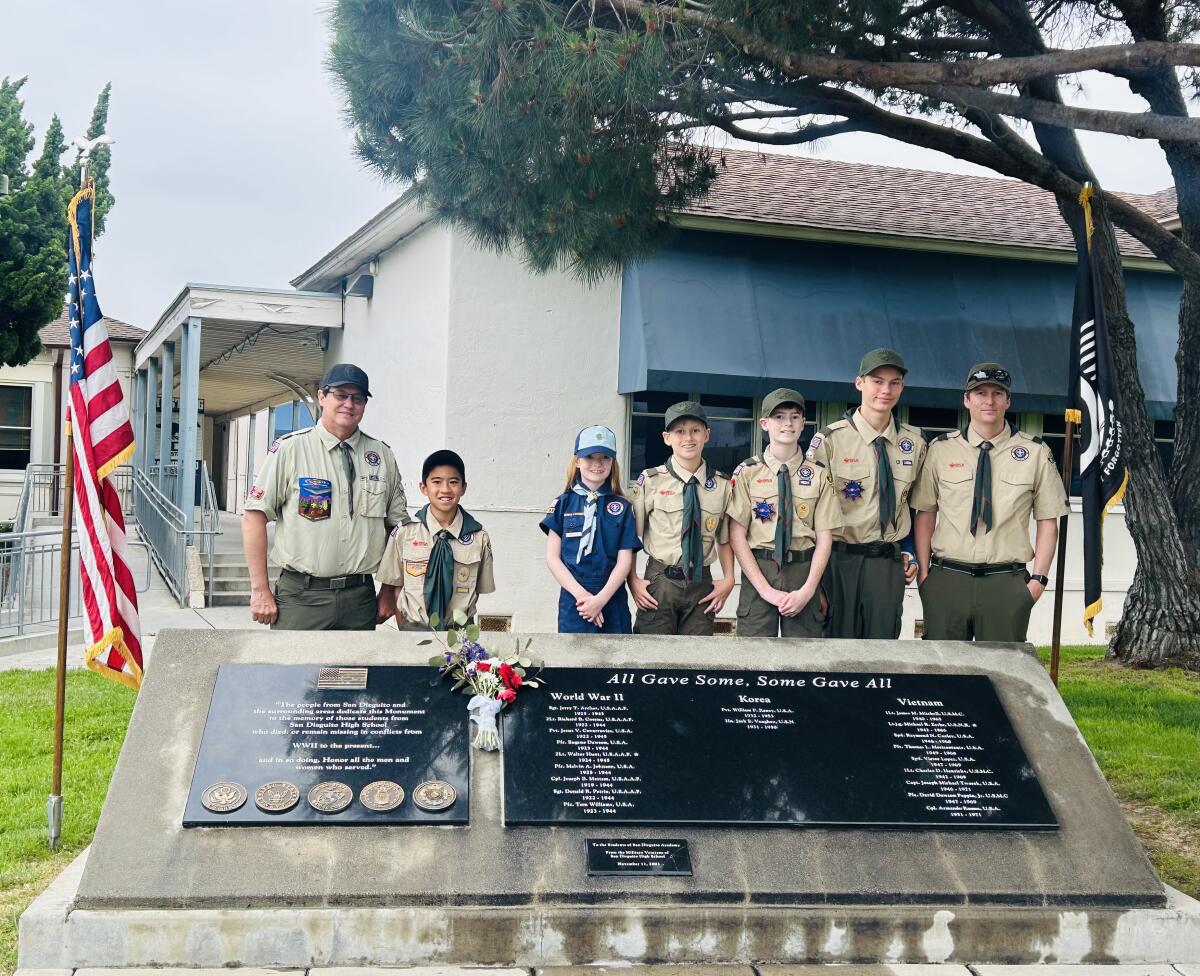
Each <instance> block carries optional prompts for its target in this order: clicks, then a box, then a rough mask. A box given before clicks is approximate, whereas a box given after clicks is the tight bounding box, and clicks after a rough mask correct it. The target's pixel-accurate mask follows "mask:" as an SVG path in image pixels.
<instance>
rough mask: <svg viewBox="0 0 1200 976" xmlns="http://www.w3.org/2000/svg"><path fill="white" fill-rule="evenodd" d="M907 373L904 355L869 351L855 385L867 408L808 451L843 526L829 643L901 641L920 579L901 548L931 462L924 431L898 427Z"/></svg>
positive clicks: (832, 567)
mask: <svg viewBox="0 0 1200 976" xmlns="http://www.w3.org/2000/svg"><path fill="white" fill-rule="evenodd" d="M907 372H908V368H907V367H906V366H905V365H904V360H903V359H901V358H900V354H899V353H898V352H896V351H894V350H892V349H873V350H871V352H869V353H867V354H866V355H865V356H863V358H862V362H861V363H860V364H859V367H858V377H857V378H856V379H855V381H854V385H855V388H856V389H857V390H858V391H859V393H860V394H861V395H862V403H861V404H860V406H859V407H858V409H856V410H854V411H852V412H851V411H848V412H847V413H846V416H845V417H843V418H842V419H841V420H838V421H835V422H834V423H832V424H830V425H829V426H828V427H826V428H825V429H824V430H823V431H821V432H820V433H818V434H816V435H815V436H814V437H813V439H812V443H811V444H809V446H808V454H807V455H806V456H807V457H808V459H809V460H810V461H812V462H814V463H816V464H818V465H820V466H821V468H822V469H823V470H824V471H825V472H826V474H827V475H828V477H829V479H830V482H831V483H832V485H833V488H834V491H835V492H836V495H837V498H838V501H839V503H840V504H841V507H842V519H843V521H844V523H845V524H844V525H843V526H842V528H840V529H839V530H838V531H837V532H836V533H834V539H833V555H832V556H831V557H830V560H829V572H828V574H827V578H826V586H827V587H828V588H829V601H830V603H831V604H832V607H831V614H830V621H829V636H830V637H866V638H874V639H883V640H895V639H896V638H897V637H899V636H900V621H901V618H902V616H903V613H904V587H905V584H906V583H908V582H911V581H912V580H913V579H914V578H915V577H916V575H917V562H916V560H915V559H913V558H911V554H910V553H908V552H907V551H904V552H902V551H901V543H902V542H907V540H908V535H909V529H910V528H911V526H912V516H911V514H910V512H909V497H908V496H909V492H910V491H911V490H912V486H913V483H914V482H915V481H916V478H917V475H918V474H919V473H920V471H921V464H922V462H923V461H924V458H925V438H924V437H923V436H922V434H921V431H920V430H918V429H917V428H916V427H910V426H908V424H902V423H900V421H899V420H897V419H896V414H895V408H896V406H897V403H898V401H899V399H900V394H901V392H902V391H903V390H904V376H905V374H906V373H907Z"/></svg>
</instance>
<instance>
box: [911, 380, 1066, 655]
mask: <svg viewBox="0 0 1200 976" xmlns="http://www.w3.org/2000/svg"><path fill="white" fill-rule="evenodd" d="M1011 389H1012V376H1011V375H1010V374H1009V372H1008V370H1007V369H1005V368H1004V367H1003V366H1001V365H1000V364H999V363H979V364H978V365H976V366H972V367H971V371H970V372H969V373H968V374H967V380H966V383H965V384H964V392H963V405H964V406H965V407H966V408H967V412H968V413H969V414H970V422H969V423H968V424H967V426H966V427H964V428H963V429H962V430H961V431H958V430H951V431H947V432H946V433H944V434H940V435H939V436H938V437H937V438H935V439H934V441H933V443H932V444H930V445H929V453H928V455H927V456H926V458H925V467H924V468H923V469H922V471H921V475H920V477H919V478H918V480H917V486H916V489H915V490H914V491H913V496H912V505H913V508H915V509H916V510H917V516H916V525H915V529H914V537H915V541H916V548H917V562H918V563H919V564H920V569H919V579H920V590H921V604H922V606H923V607H924V615H925V636H926V637H927V638H929V639H930V640H971V639H972V638H974V639H975V640H984V641H1023V640H1025V636H1026V632H1027V631H1028V629H1029V614H1030V612H1031V611H1032V610H1033V605H1034V604H1035V603H1036V602H1037V601H1038V599H1039V598H1040V597H1041V595H1042V593H1043V592H1045V589H1046V584H1047V583H1048V582H1049V580H1047V578H1046V573H1047V572H1048V571H1049V569H1050V561H1051V560H1052V559H1053V558H1054V551H1055V547H1056V546H1057V544H1058V520H1059V518H1060V517H1061V516H1063V515H1066V514H1067V495H1066V491H1065V490H1064V489H1063V483H1062V479H1061V478H1060V477H1059V473H1058V470H1057V468H1056V467H1055V464H1054V456H1053V455H1052V454H1051V453H1050V448H1049V447H1047V446H1046V444H1044V443H1043V442H1042V439H1041V438H1040V437H1031V436H1030V435H1029V434H1026V433H1024V432H1022V431H1019V430H1017V428H1016V426H1015V425H1013V424H1010V423H1009V422H1008V421H1007V420H1006V419H1005V411H1007V410H1008V408H1009V406H1010V405H1011V403H1012V398H1011V393H1010V391H1011ZM1031 514H1032V516H1033V518H1034V520H1035V521H1036V523H1037V530H1036V539H1035V543H1034V544H1033V545H1031V544H1030V541H1029V517H1030V515H1031ZM1030 559H1032V560H1033V573H1032V575H1031V574H1030V573H1028V572H1027V571H1026V564H1027V563H1028V562H1029V561H1030Z"/></svg>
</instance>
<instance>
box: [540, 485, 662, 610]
mask: <svg viewBox="0 0 1200 976" xmlns="http://www.w3.org/2000/svg"><path fill="white" fill-rule="evenodd" d="M599 495H600V497H599V498H597V499H596V535H595V539H594V541H593V542H592V551H591V552H590V553H589V554H588V555H586V556H584V557H583V559H582V560H581V561H579V562H578V563H577V562H576V561H575V559H576V556H577V555H578V554H579V546H580V543H581V542H582V540H583V526H584V509H585V508H587V499H586V498H585V497H584V496H583V495H578V494H576V493H575V492H573V491H565V492H563V493H562V494H561V495H559V496H558V498H556V499H555V500H554V504H553V505H551V506H550V507H549V508H548V509H546V517H545V518H544V519H542V521H541V525H540V526H539V527H540V528H541V530H542V531H543V532H549V531H551V530H553V531H554V532H555V534H556V535H557V536H558V537H559V538H560V539H562V561H563V565H565V566H566V567H567V569H569V570H570V571H571V575H572V576H574V577H575V578H576V579H577V580H579V582H580V583H584V584H585V585H586V584H587V583H588V582H598V583H599V584H600V586H603V585H604V583H605V582H606V581H607V580H608V577H609V576H610V575H611V574H612V571H613V568H614V567H615V566H616V565H617V556H618V555H619V554H620V552H621V550H622V549H632V550H633V551H634V552H637V551H638V550H639V549H641V548H642V543H641V540H640V539H639V538H638V535H637V526H636V525H635V524H634V520H633V508H632V506H631V505H630V504H629V502H628V501H627V500H626V499H624V498H618V497H617V496H615V495H612V494H610V493H609V490H608V487H607V486H605V487H603V488H601V489H600V491H599ZM595 589H599V587H596V588H595ZM595 589H594V590H593V592H595Z"/></svg>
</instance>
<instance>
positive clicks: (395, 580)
mask: <svg viewBox="0 0 1200 976" xmlns="http://www.w3.org/2000/svg"><path fill="white" fill-rule="evenodd" d="M462 525H463V517H462V509H461V508H460V509H459V510H458V513H457V514H456V515H455V516H454V521H453V522H451V523H450V525H449V526H448V528H449V530H450V535H451V536H453V538H452V539H450V548H451V549H453V550H454V593H453V594H452V595H451V598H450V605H449V606H448V607H447V608H446V610H447V613H448V614H451V613H453V612H454V611H455V610H461V611H462V612H463V613H465V614H466V615H467V616H468V617H473V616H474V615H475V603H476V601H477V600H478V599H479V594H480V593H494V592H495V591H496V581H495V579H494V578H493V576H492V540H491V539H490V538H489V537H488V534H487V532H485V531H484V530H483V529H480V530H479V531H478V532H468V533H466V534H465V535H464V534H463V531H462ZM441 530H442V527H441V526H440V525H439V524H438V521H437V517H436V516H435V515H434V514H433V512H432V511H427V512H426V513H425V519H424V521H422V520H421V519H415V520H413V521H411V522H409V523H408V524H407V525H398V526H396V528H394V529H393V530H392V534H391V537H390V538H389V539H388V542H387V549H386V550H385V551H384V554H383V560H382V561H381V562H380V564H379V572H378V573H377V574H376V578H377V579H378V580H379V582H380V583H390V584H392V585H393V586H398V587H400V590H399V593H398V594H397V599H396V603H397V605H398V606H399V608H400V612H401V613H403V614H404V619H405V620H406V621H408V622H410V623H417V624H427V623H429V613H428V611H427V610H426V609H425V572H426V570H427V569H428V567H429V554H430V552H432V550H433V542H434V536H435V535H436V534H437V533H438V532H440V531H441Z"/></svg>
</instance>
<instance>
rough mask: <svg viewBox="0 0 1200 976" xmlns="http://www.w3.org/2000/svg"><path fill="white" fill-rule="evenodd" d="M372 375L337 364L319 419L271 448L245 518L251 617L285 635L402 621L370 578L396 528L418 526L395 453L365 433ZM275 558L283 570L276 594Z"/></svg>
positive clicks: (322, 395) (326, 382)
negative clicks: (270, 569)
mask: <svg viewBox="0 0 1200 976" xmlns="http://www.w3.org/2000/svg"><path fill="white" fill-rule="evenodd" d="M370 395H371V392H370V389H369V387H368V383H367V374H366V373H364V372H363V371H362V370H361V369H359V368H358V367H357V366H353V365H350V364H349V363H338V364H337V365H336V366H333V367H331V368H330V369H329V371H328V372H327V373H326V374H325V378H324V379H323V380H322V381H321V388H320V390H319V391H318V393H317V402H318V404H319V405H320V408H321V417H320V420H318V421H317V423H316V425H315V426H313V427H308V428H305V429H303V430H296V431H292V433H290V434H285V435H284V436H283V437H281V438H279V439H278V440H277V441H273V442H272V443H271V446H270V447H268V448H267V458H266V461H264V462H263V466H262V468H261V469H260V470H259V472H258V475H257V476H256V477H255V479H254V486H253V487H252V488H251V489H250V495H249V497H248V498H247V499H246V506H245V514H244V515H243V516H242V545H243V547H244V548H245V552H246V565H247V567H248V568H249V570H250V614H251V616H252V617H253V618H254V620H255V621H256V622H257V623H262V624H270V625H271V626H272V627H274V628H277V629H280V630H372V629H374V627H375V625H376V623H380V622H382V621H384V620H386V619H387V618H388V617H390V616H391V615H392V614H393V613H394V612H395V600H396V597H395V592H394V590H393V589H392V588H391V587H389V586H385V587H383V589H382V590H381V591H380V594H379V596H378V598H377V597H376V595H375V583H374V580H373V579H372V574H373V573H374V572H375V570H376V569H377V568H378V567H379V560H380V557H382V555H383V549H384V546H385V545H386V544H387V539H388V532H389V531H391V528H392V526H393V525H397V524H400V523H403V522H408V521H410V520H411V519H410V516H409V514H408V507H407V502H406V500H405V498H404V486H403V485H402V484H401V482H400V472H399V470H398V469H397V467H396V459H395V457H393V456H392V449H391V448H390V447H388V446H387V445H386V444H385V443H384V442H383V441H380V440H376V439H375V438H374V437H371V436H369V435H368V434H366V433H364V432H363V431H362V430H360V429H359V424H360V423H361V422H362V417H363V412H364V410H365V409H366V404H367V397H369V396H370ZM268 521H273V522H275V542H274V547H273V549H272V555H273V556H274V558H275V562H276V563H278V564H279V565H280V566H281V567H283V570H282V572H281V573H280V574H279V583H278V584H277V586H276V590H275V593H274V594H272V593H271V588H270V584H269V582H268V580H267V522H268Z"/></svg>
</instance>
